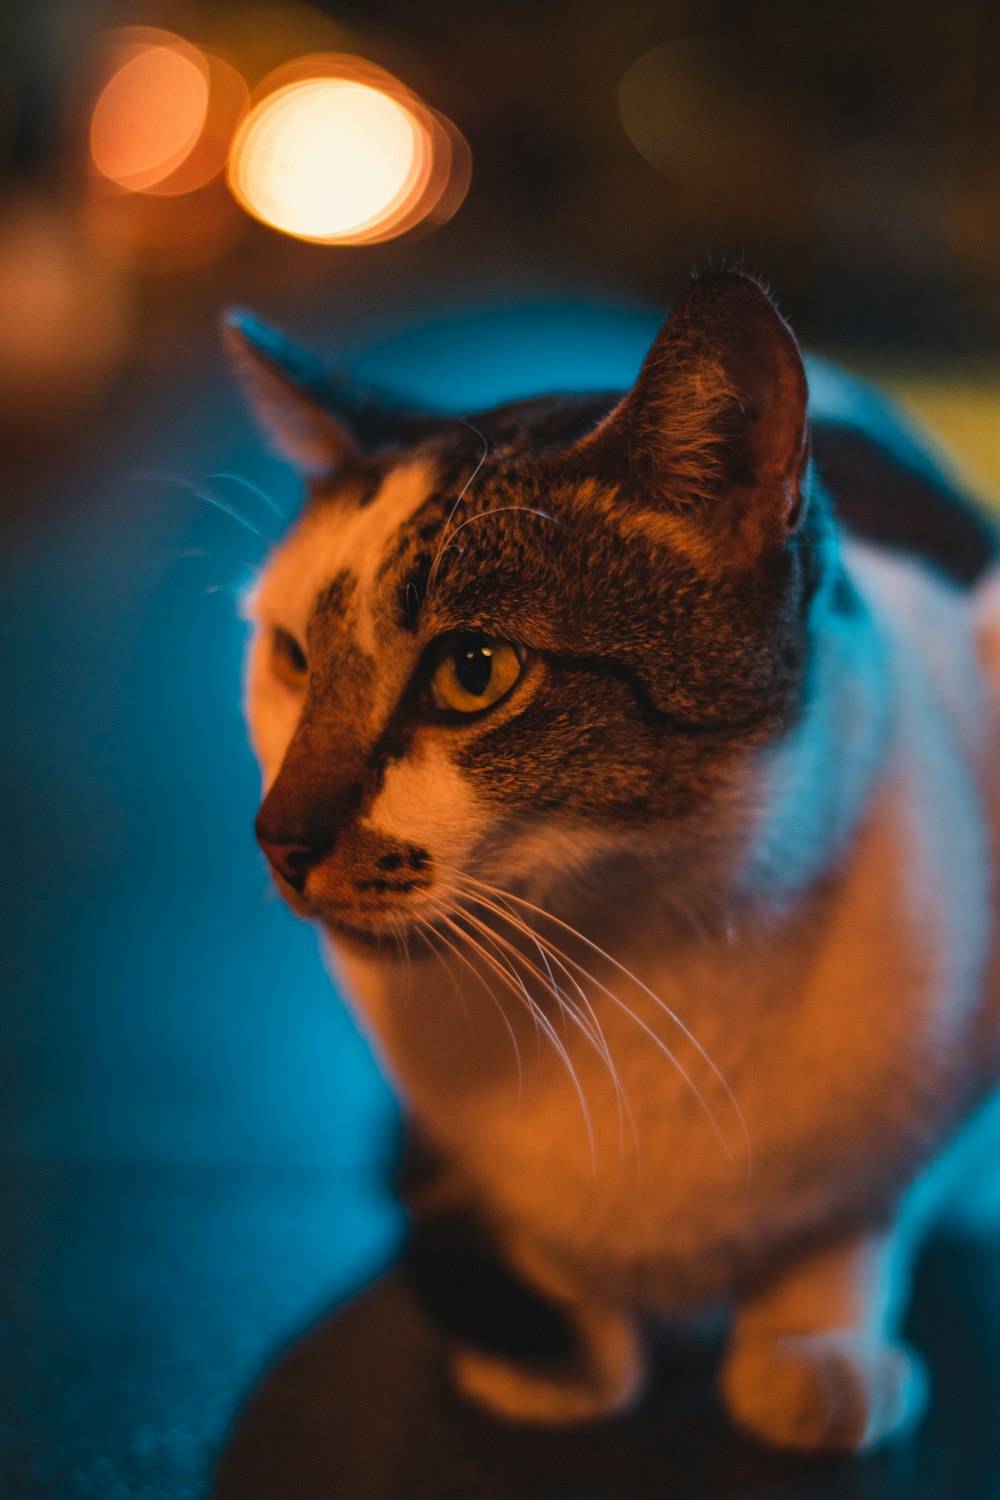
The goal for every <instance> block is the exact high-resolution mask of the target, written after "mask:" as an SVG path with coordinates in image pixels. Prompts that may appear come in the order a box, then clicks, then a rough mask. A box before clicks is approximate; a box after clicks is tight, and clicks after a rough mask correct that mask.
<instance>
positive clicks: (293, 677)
mask: <svg viewBox="0 0 1000 1500" xmlns="http://www.w3.org/2000/svg"><path fill="white" fill-rule="evenodd" d="M271 665H272V666H273V668H274V672H275V675H276V676H277V677H279V678H280V679H281V681H282V682H283V683H285V684H286V686H288V687H292V688H301V687H303V686H304V685H305V680H306V676H307V674H308V671H309V662H308V660H307V658H306V653H305V652H304V651H303V649H302V647H301V646H300V645H299V643H298V641H297V640H296V639H295V637H294V635H292V634H291V632H290V631H288V630H282V628H281V626H280V625H276V626H275V627H274V628H273V630H272V631H271Z"/></svg>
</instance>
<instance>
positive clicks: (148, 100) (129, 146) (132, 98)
mask: <svg viewBox="0 0 1000 1500" xmlns="http://www.w3.org/2000/svg"><path fill="white" fill-rule="evenodd" d="M150 35H151V36H153V37H155V38H156V40H152V41H147V40H140V39H139V38H138V37H136V38H135V39H134V40H131V39H130V40H125V39H123V40H122V41H120V42H119V44H118V46H117V47H116V48H115V49H114V62H115V64H116V66H115V71H114V72H113V73H112V75H111V77H110V78H109V79H108V81H107V83H106V84H105V85H104V88H103V89H102V90H101V94H100V97H99V98H98V100H97V103H96V105H95V106H94V112H93V115H92V116H91V121H90V155H91V158H92V160H93V163H94V165H95V167H96V168H97V170H98V171H99V172H100V173H101V174H102V175H103V176H104V177H108V178H110V180H111V181H112V182H115V183H117V184H118V186H119V187H123V188H128V189H130V190H131V191H133V192H143V191H145V190H147V189H149V188H151V187H153V186H154V185H155V184H156V183H158V182H161V181H162V180H163V179H164V178H165V177H168V176H169V175H170V173H171V172H173V171H174V169H175V168H177V167H179V166H180V164H181V163H182V162H183V161H184V159H185V158H186V157H187V156H188V155H189V154H190V153H191V151H192V150H193V149H194V146H195V144H196V143H197V141H198V137H199V136H200V135H201V132H202V130H203V128H204V125H205V119H206V117H207V114H208V96H209V69H208V63H207V61H206V59H205V57H204V56H203V54H202V53H200V52H199V51H198V49H197V48H196V47H191V46H189V45H188V44H187V43H186V42H184V41H182V39H181V38H180V37H174V36H172V35H171V34H170V33H169V32H154V33H151V34H150Z"/></svg>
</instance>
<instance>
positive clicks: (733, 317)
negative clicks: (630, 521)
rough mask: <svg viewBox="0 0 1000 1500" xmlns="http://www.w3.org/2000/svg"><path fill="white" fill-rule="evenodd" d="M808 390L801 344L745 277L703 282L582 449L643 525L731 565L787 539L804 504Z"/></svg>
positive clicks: (688, 294) (681, 304)
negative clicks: (614, 481) (614, 480)
mask: <svg viewBox="0 0 1000 1500" xmlns="http://www.w3.org/2000/svg"><path fill="white" fill-rule="evenodd" d="M807 400H808V386H807V383H806V375H805V370H804V368H803V364H802V358H801V356H800V354H799V349H798V345H797V344H796V342H795V338H794V336H793V335H792V333H791V331H790V329H789V328H788V326H787V324H786V323H785V322H784V320H783V319H782V317H781V315H780V314H779V313H778V311H777V309H776V307H775V306H774V304H773V302H772V301H771V299H770V298H769V297H768V295H767V293H766V292H765V291H764V289H763V288H762V287H761V286H760V284H759V283H758V282H757V281H755V280H754V279H753V278H752V277H750V276H747V275H744V274H743V273H742V272H736V271H722V272H716V273H714V274H711V275H708V276H703V277H699V278H697V279H696V280H695V281H693V282H692V283H691V285H690V286H689V287H688V289H687V290H686V291H685V293H684V294H683V296H681V297H680V298H679V299H678V301H677V303H676V304H675V306H674V310H673V312H672V313H671V315H670V317H669V318H668V319H667V321H666V323H665V324H664V326H663V328H662V329H661V330H660V333H659V334H658V336H657V338H656V340H655V342H654V344H653V346H652V348H651V349H650V351H649V354H648V355H647V356H646V359H645V362H644V363H643V366H642V369H641V370H640V372H639V377H638V379H637V380H636V383H635V385H634V386H633V387H632V389H631V390H630V391H629V392H628V394H627V395H626V396H625V397H624V398H623V399H622V401H621V402H620V403H619V405H618V406H617V407H616V408H615V409H614V410H613V411H612V412H611V414H610V415H609V416H608V417H607V418H606V419H605V421H604V422H603V423H602V424H601V425H600V427H598V428H597V430H596V432H594V433H592V434H591V435H590V437H588V438H587V439H585V440H584V442H583V443H582V444H580V445H579V447H578V449H577V454H578V457H580V458H581V459H583V460H584V461H585V462H586V463H587V464H588V466H592V467H593V468H595V469H596V470H598V471H601V470H603V471H604V472H605V473H608V474H609V475H610V474H614V475H616V476H617V477H619V478H620V479H621V480H622V486H621V488H622V492H623V500H624V502H625V503H626V504H628V505H629V506H630V507H631V508H632V512H633V515H634V516H635V518H636V520H637V521H639V522H640V523H641V522H642V520H643V519H645V521H646V522H647V523H648V526H649V528H650V529H651V530H652V531H654V532H655V531H664V532H665V533H668V534H669V538H670V539H671V540H673V541H675V542H676V543H678V544H679V545H682V546H686V548H687V549H688V550H693V551H696V552H698V553H699V554H702V555H705V554H707V553H709V552H711V553H713V554H714V555H715V556H716V557H717V558H718V559H719V560H720V561H724V560H727V559H728V560H730V561H732V562H734V563H737V564H738V563H748V562H752V561H753V559H754V558H755V557H756V556H758V555H760V554H761V553H762V552H763V551H764V550H765V549H766V548H767V547H768V546H769V545H776V544H780V542H781V541H782V540H783V539H784V538H785V537H787V535H788V534H789V533H790V531H791V530H792V529H793V528H794V526H795V524H796V522H797V521H798V518H799V515H800V513H801V510H802V504H803V487H804V483H805V478H806V471H807V464H808V457H809V442H808V428H807V421H806V403H807Z"/></svg>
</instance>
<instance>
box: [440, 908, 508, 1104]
mask: <svg viewBox="0 0 1000 1500" xmlns="http://www.w3.org/2000/svg"><path fill="white" fill-rule="evenodd" d="M436 915H437V916H438V917H439V918H440V919H441V920H443V921H445V922H447V923H448V925H449V927H451V928H452V930H453V931H458V932H459V934H460V935H461V929H456V928H455V925H454V923H453V922H452V921H451V919H450V918H449V917H448V915H447V913H446V911H445V909H444V908H443V907H440V908H438V909H437V911H436ZM425 925H427V926H428V928H429V930H430V932H431V933H433V935H434V936H435V937H437V938H440V940H441V942H442V943H444V945H445V947H446V948H448V949H449V950H450V951H451V952H452V953H453V954H454V955H455V957H456V958H457V959H458V961H459V962H460V963H463V964H464V965H465V967H466V968H467V969H468V970H469V972H470V973H471V974H472V976H473V978H474V979H475V980H476V982H477V983H478V984H479V985H481V986H482V988H483V989H484V990H485V991H486V993H487V995H488V996H489V998H490V999H491V1000H492V1002H493V1004H494V1005H495V1006H496V1008H497V1011H498V1012H499V1014H500V1019H501V1021H502V1022H503V1024H504V1026H505V1027H506V1029H507V1035H508V1036H509V1037H510V1041H511V1046H512V1047H513V1048H514V1057H515V1059H516V1060H517V1091H518V1098H520V1097H521V1093H522V1089H523V1084H524V1073H523V1068H522V1064H521V1048H520V1047H519V1045H518V1041H517V1035H516V1033H515V1031H514V1028H513V1026H512V1025H511V1024H510V1021H509V1019H508V1017H507V1012H506V1011H505V1010H504V1008H503V1005H502V1004H501V1003H500V1000H499V999H498V997H497V996H496V994H495V993H494V992H493V990H491V989H490V986H489V985H488V984H487V983H486V980H485V978H484V976H483V975H482V974H480V972H479V970H478V969H477V968H476V966H475V964H474V963H472V962H471V961H470V960H469V959H468V958H467V957H466V955H465V954H464V953H462V952H461V950H460V949H459V948H458V947H457V946H456V944H455V943H453V942H451V940H450V939H449V938H447V937H445V935H444V933H443V932H441V931H440V929H435V928H433V927H430V924H425ZM438 957H439V958H441V956H440V954H439V955H438ZM441 962H442V963H443V964H444V966H445V968H446V969H447V970H448V973H449V975H450V977H451V982H452V984H453V985H454V987H455V992H456V994H457V995H458V997H459V999H460V1000H461V1001H462V1004H463V1007H465V1010H466V1015H468V1007H467V1006H465V996H464V995H463V994H462V990H461V988H460V986H459V983H458V980H457V979H456V978H455V975H454V974H453V973H452V970H451V967H450V965H449V964H448V963H447V962H446V960H444V959H443V958H441Z"/></svg>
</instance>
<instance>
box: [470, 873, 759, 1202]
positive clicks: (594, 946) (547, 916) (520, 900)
mask: <svg viewBox="0 0 1000 1500" xmlns="http://www.w3.org/2000/svg"><path fill="white" fill-rule="evenodd" d="M463 878H464V880H465V881H467V882H468V883H469V884H470V885H473V886H477V887H479V888H480V889H481V890H484V891H486V892H488V893H489V894H490V895H492V896H501V897H504V898H505V899H506V900H509V901H513V902H515V903H516V904H517V905H518V906H523V907H525V908H526V909H527V910H529V911H531V912H533V913H534V914H535V915H537V916H540V917H542V918H543V919H544V920H545V921H549V922H552V923H554V924H555V925H556V926H557V927H560V928H562V929H563V930H564V931H565V932H568V933H569V934H570V935H571V936H572V937H575V938H577V939H578V940H579V941H580V942H582V943H584V944H585V945H586V946H587V947H588V948H590V949H591V950H592V951H593V952H594V953H597V954H598V955H600V957H602V958H604V959H605V960H606V961H607V962H608V963H610V964H611V965H612V966H613V967H614V968H616V969H617V970H618V971H619V972H620V973H621V974H623V975H624V976H625V977H626V978H627V979H629V980H631V981H632V983H633V984H636V985H637V986H638V987H639V989H641V990H642V991H643V993H644V994H646V995H648V996H649V998H650V999H651V1000H652V1001H653V1002H654V1004H655V1005H656V1006H657V1007H658V1009H659V1010H661V1011H662V1013H663V1014H664V1015H665V1016H667V1017H668V1019H669V1020H671V1021H672V1022H673V1023H674V1025H675V1026H677V1028H678V1029H679V1030H680V1032H681V1033H682V1034H683V1035H684V1036H685V1037H686V1038H687V1040H688V1041H689V1042H690V1043H691V1045H692V1046H693V1047H694V1048H695V1050H696V1051H697V1052H698V1054H699V1056H700V1057H701V1058H702V1059H703V1060H704V1062H705V1063H706V1064H707V1065H708V1067H709V1068H710V1070H711V1072H712V1073H713V1075H714V1076H715V1078H716V1079H717V1080H718V1082H719V1084H720V1085H721V1087H722V1089H723V1091H724V1092H725V1095H726V1097H727V1099H728V1100H729V1102H730V1104H731V1106H732V1108H733V1111H734V1113H735V1115H736V1118H737V1120H738V1122H739V1125H740V1130H741V1133H742V1135H743V1142H744V1150H745V1155H746V1163H747V1178H748V1180H749V1177H750V1172H751V1167H752V1153H751V1146H750V1133H749V1130H748V1129H747V1124H746V1119H745V1117H744V1115H743V1111H742V1109H741V1108H740V1106H739V1103H738V1101H737V1099H736V1096H735V1095H734V1094H733V1091H732V1089H731V1088H730V1086H729V1084H728V1083H727V1081H726V1079H725V1077H724V1076H723V1074H722V1073H721V1072H720V1070H719V1068H718V1066H717V1065H716V1063H715V1062H713V1060H712V1058H711V1056H710V1055H709V1054H708V1053H707V1052H706V1051H705V1048H704V1047H703V1046H702V1044H701V1043H700V1042H699V1041H698V1039H697V1037H696V1036H694V1034H693V1033H692V1032H691V1030H690V1029H689V1028H688V1027H687V1026H686V1025H685V1024H684V1022H683V1021H682V1020H681V1018H680V1017H679V1016H678V1015H677V1014H676V1012H675V1011H673V1010H672V1009H671V1008H670V1006H669V1005H667V1004H666V1002H665V1001H664V1000H662V999H661V998H660V996H659V995H657V994H655V992H654V991H653V990H651V989H650V988H649V986H648V985H647V984H644V983H643V981H642V980H641V979H640V978H639V977H638V975H636V974H633V973H632V971H631V970H630V969H628V968H626V966H625V965H624V964H622V963H620V962H619V960H618V959H616V958H614V957H612V955H611V954H610V953H608V952H606V951H605V949H603V948H602V947H601V946H600V945H599V944H598V943H595V942H592V941H591V939H590V938H587V937H585V936H584V934H583V933H582V932H579V931H578V930H577V928H575V927H572V926H571V925H570V924H569V923H568V922H564V921H562V920H561V919H560V918H559V917H557V916H555V915H554V914H553V913H552V912H548V911H545V910H544V908H542V907H540V906H536V905H535V904H534V903H533V902H531V901H528V900H526V899H525V898H524V897H523V896H515V895H514V894H513V892H511V891H501V890H500V889H499V888H498V887H496V886H492V885H489V884H488V883H487V882H486V881H481V880H477V879H476V878H475V877H474V876H471V875H465V876H464V877H463ZM551 946H552V949H553V951H554V952H556V953H559V954H560V955H561V956H562V957H563V958H565V959H566V961H567V962H568V963H570V964H571V965H572V966H573V968H575V969H576V970H577V971H578V972H579V973H580V974H582V975H583V976H584V978H586V979H588V980H589V981H590V982H591V983H592V984H595V985H597V986H598V988H599V989H600V990H601V991H602V992H603V993H604V994H606V995H607V996H608V997H609V998H610V999H611V1000H612V1001H613V1002H614V1003H615V1004H616V1005H619V1006H621V1007H622V1008H623V1009H624V1010H625V1011H626V1012H627V1013H628V1014H629V1015H631V1016H632V1018H633V1020H634V1021H635V1022H636V1024H637V1025H639V1026H641V1027H642V1029H643V1030H644V1031H646V1032H647V1033H648V1034H649V1036H650V1037H651V1038H652V1039H653V1040H654V1041H655V1042H656V1043H657V1045H658V1046H659V1047H660V1049H661V1051H663V1052H664V1054H665V1055H666V1056H667V1057H668V1058H669V1060H670V1062H671V1063H672V1064H673V1066H674V1067H675V1068H676V1069H677V1070H678V1072H679V1073H680V1075H681V1076H682V1077H683V1078H684V1080H685V1082H686V1083H687V1085H688V1087H689V1088H690V1089H691V1091H692V1093H693V1094H694V1096H695V1098H696V1099H697V1100H698V1102H699V1104H700V1105H701V1108H702V1109H703V1111H704V1112H705V1115H706V1118H707V1119H708V1121H709V1123H710V1124H711V1126H712V1129H713V1131H714V1132H715V1135H716V1136H717V1138H718V1140H719V1143H720V1145H721V1146H722V1148H723V1150H724V1151H725V1152H726V1155H727V1156H729V1158H730V1160H733V1153H732V1151H731V1149H730V1147H729V1143H728V1142H727V1140H726V1138H725V1136H724V1135H723V1133H722V1131H721V1129H720V1127H719V1124H718V1122H717V1120H716V1118H715V1115H714V1113H713V1111H712V1110H711V1108H710V1107H709V1105H708V1102H707V1101H706V1099H705V1098H704V1095H703V1094H702V1093H701V1090H700V1089H699V1088H698V1086H697V1084H695V1082H694V1080H693V1079H692V1078H691V1077H690V1075H689V1074H688V1073H687V1072H686V1070H685V1069H684V1068H683V1066H682V1065H681V1063H680V1060H679V1059H678V1058H677V1057H675V1055H674V1054H673V1052H671V1050H670V1049H669V1047H667V1046H666V1044H665V1043H664V1042H663V1039H662V1038H661V1037H658V1036H657V1035H656V1033H655V1032H654V1031H652V1030H651V1029H650V1028H649V1027H648V1026H647V1025H646V1023H645V1022H644V1021H643V1020H642V1019H641V1017H639V1016H637V1015H636V1014H635V1012H634V1011H632V1010H630V1009H629V1007H628V1006H626V1005H625V1002H624V1001H623V1000H621V999H620V997H619V996H618V995H616V994H614V992H613V991H612V990H609V989H608V987H607V986H606V985H605V984H602V983H601V981H600V980H599V979H596V978H595V977H594V975H592V974H590V973H589V972H588V971H587V970H586V969H585V968H584V967H583V966H582V965H581V964H580V963H579V962H578V961H577V960H576V959H574V958H572V957H571V956H570V955H569V954H567V953H565V952H564V951H563V950H562V949H559V948H557V947H556V946H555V945H554V944H552V945H551Z"/></svg>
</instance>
